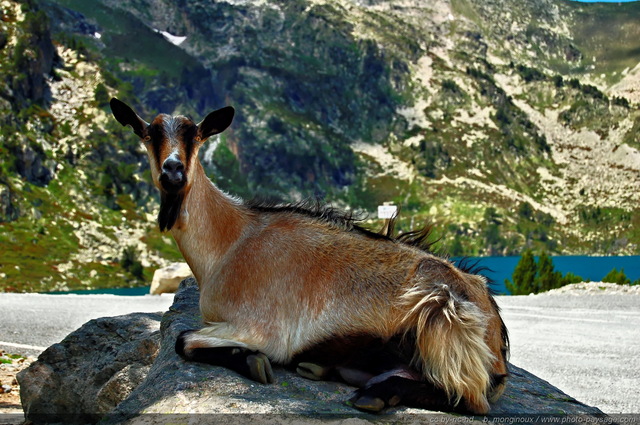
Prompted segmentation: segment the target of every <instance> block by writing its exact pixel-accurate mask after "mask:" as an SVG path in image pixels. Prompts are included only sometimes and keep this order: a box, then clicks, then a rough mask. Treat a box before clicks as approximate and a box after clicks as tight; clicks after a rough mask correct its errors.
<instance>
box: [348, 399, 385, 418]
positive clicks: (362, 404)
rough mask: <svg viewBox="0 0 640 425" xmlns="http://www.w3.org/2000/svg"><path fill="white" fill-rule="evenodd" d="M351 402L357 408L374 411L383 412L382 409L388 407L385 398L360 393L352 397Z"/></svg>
mask: <svg viewBox="0 0 640 425" xmlns="http://www.w3.org/2000/svg"><path fill="white" fill-rule="evenodd" d="M349 404H350V405H351V406H353V407H355V408H356V409H359V410H364V411H365V412H372V413H378V412H381V411H382V409H384V408H385V407H387V405H386V404H385V402H384V400H382V399H381V398H378V397H372V396H368V395H360V394H356V395H355V396H354V397H352V398H350V399H349Z"/></svg>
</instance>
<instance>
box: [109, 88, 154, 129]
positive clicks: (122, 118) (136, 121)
mask: <svg viewBox="0 0 640 425" xmlns="http://www.w3.org/2000/svg"><path fill="white" fill-rule="evenodd" d="M109 106H111V112H112V113H113V116H114V117H116V119H117V120H118V122H119V123H120V124H122V126H123V127H125V126H127V125H130V126H131V128H132V129H133V132H134V133H135V134H136V135H137V136H138V137H140V138H141V139H142V137H143V132H144V129H145V128H147V126H148V125H149V124H148V123H147V122H145V121H144V120H143V119H142V118H140V117H139V116H138V114H136V113H135V112H133V109H131V108H130V107H129V105H127V104H126V103H124V102H122V101H120V100H118V99H116V98H115V97H114V98H112V99H111V101H110V102H109Z"/></svg>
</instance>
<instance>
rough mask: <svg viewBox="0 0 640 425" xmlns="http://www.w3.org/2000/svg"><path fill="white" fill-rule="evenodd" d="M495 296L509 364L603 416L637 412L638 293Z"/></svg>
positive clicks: (639, 397)
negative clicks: (506, 335) (508, 344)
mask: <svg viewBox="0 0 640 425" xmlns="http://www.w3.org/2000/svg"><path fill="white" fill-rule="evenodd" d="M497 298H498V304H499V305H500V307H501V308H502V312H503V313H502V315H503V318H504V321H505V323H506V325H507V328H508V329H509V335H510V338H511V362H512V363H513V364H515V365H517V366H520V367H522V368H524V369H526V370H528V371H529V372H532V373H534V374H535V375H537V376H539V377H540V378H542V379H544V380H546V381H549V382H550V383H551V384H553V385H555V386H556V387H558V388H560V389H561V390H562V391H564V392H565V393H567V394H569V395H571V396H573V397H575V398H576V399H578V400H580V401H582V402H583V403H586V404H588V405H591V406H596V407H598V408H600V409H601V410H602V411H604V412H605V413H640V362H638V359H640V295H632V294H624V295H616V294H607V293H603V294H594V295H588V294H583V295H575V294H571V293H568V294H539V295H529V296H518V297H497Z"/></svg>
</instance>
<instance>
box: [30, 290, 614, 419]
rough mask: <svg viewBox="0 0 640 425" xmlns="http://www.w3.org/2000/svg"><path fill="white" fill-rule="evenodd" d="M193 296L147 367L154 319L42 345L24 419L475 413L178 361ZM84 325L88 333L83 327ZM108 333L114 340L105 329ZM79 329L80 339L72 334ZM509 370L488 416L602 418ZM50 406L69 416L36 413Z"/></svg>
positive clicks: (174, 312)
mask: <svg viewBox="0 0 640 425" xmlns="http://www.w3.org/2000/svg"><path fill="white" fill-rule="evenodd" d="M198 300H199V292H198V287H197V285H196V283H195V280H194V279H193V278H190V279H186V280H185V281H183V282H182V283H181V285H180V288H179V290H178V292H177V293H176V295H175V299H174V304H173V305H172V306H171V308H170V309H169V311H168V312H166V313H165V314H164V315H163V316H162V320H161V322H160V336H161V348H160V350H159V352H158V355H157V357H155V360H154V361H153V364H152V365H151V366H150V367H149V368H148V369H147V366H148V365H149V361H150V359H151V358H153V357H154V355H153V353H151V352H152V351H153V349H151V347H156V346H157V342H154V341H157V340H156V338H157V336H158V334H157V332H154V331H152V330H151V327H152V325H157V324H158V322H157V316H153V315H147V316H145V315H140V314H139V315H129V316H123V317H120V318H118V317H116V318H108V319H99V320H98V321H92V322H89V323H88V324H86V325H84V326H83V327H82V328H81V329H80V330H78V331H76V332H74V333H72V334H71V335H69V337H67V338H66V339H65V340H64V341H62V342H61V343H60V344H56V345H54V346H52V347H50V348H49V349H48V350H47V351H45V352H44V353H43V354H42V355H41V356H40V358H39V359H38V361H37V362H35V363H34V364H33V365H32V366H31V367H30V368H29V369H27V370H26V371H24V372H22V374H21V375H20V376H19V380H20V384H21V386H22V388H23V392H24V395H23V407H24V409H25V415H26V418H27V419H28V420H31V421H33V422H35V423H39V422H45V420H43V419H48V420H47V422H54V421H55V420H61V419H65V421H64V422H67V423H70V422H72V421H75V422H76V423H78V422H80V420H84V421H88V420H95V419H97V418H99V417H101V416H102V421H103V422H101V423H107V424H116V423H118V424H120V423H125V424H134V423H145V424H147V423H180V422H185V423H186V422H189V421H190V420H191V419H192V418H197V420H201V419H203V418H204V416H202V415H205V414H206V421H207V422H208V423H217V422H220V423H228V422H230V421H231V422H233V421H237V422H238V423H245V422H247V421H250V420H251V421H255V420H260V421H265V422H269V421H271V422H274V421H275V422H274V423H298V422H300V420H303V421H304V422H305V423H308V422H327V421H335V420H338V419H343V420H345V421H347V422H349V423H369V422H379V421H382V422H394V423H414V422H416V421H429V422H439V423H444V422H465V423H470V422H471V421H472V420H473V419H478V418H469V417H465V416H459V415H449V414H445V413H437V412H428V411H425V410H421V409H413V408H407V407H397V408H392V409H388V410H387V411H385V412H384V413H382V414H380V415H372V414H368V413H363V412H359V411H357V410H354V409H353V408H351V407H349V406H348V405H346V404H345V400H347V399H348V398H349V395H350V393H351V392H352V391H353V390H354V388H352V387H350V386H348V385H345V384H341V383H337V382H315V381H309V380H306V379H304V378H302V377H300V376H298V375H296V374H295V373H292V372H290V371H287V370H285V369H283V368H281V367H276V368H275V370H274V374H275V382H274V384H271V385H261V384H258V383H256V382H253V381H251V380H248V379H246V378H244V377H241V376H239V375H238V374H236V373H235V372H232V371H230V370H227V369H224V368H221V367H216V366H211V365H205V364H199V363H192V362H186V361H184V360H182V359H181V358H180V357H179V356H178V355H177V354H176V353H175V351H174V344H175V341H176V337H177V336H178V334H180V332H182V331H184V330H188V329H194V328H197V327H200V326H201V323H200V316H199V310H198ZM91 329H95V334H90V333H89V334H88V333H87V332H89V331H90V330H91ZM108 330H110V331H111V332H112V333H113V334H117V336H115V335H108V334H109V332H108ZM80 331H82V334H83V336H82V337H80V338H79V337H78V336H77V335H76V334H78V333H80ZM144 336H146V337H148V338H149V341H150V342H149V343H148V344H149V346H148V349H141V350H127V351H126V352H127V353H129V354H127V355H124V352H123V351H122V347H123V346H124V345H127V344H129V345H131V346H136V345H140V344H142V341H141V339H140V338H142V337H144ZM119 353H123V354H122V355H119ZM127 361H128V362H129V363H127ZM114 363H117V364H114ZM65 365H66V366H65ZM128 365H138V366H132V368H135V373H134V372H133V371H132V370H131V368H129V369H127V366H128ZM147 370H148V371H147ZM509 370H510V373H511V378H510V380H509V384H508V387H507V390H506V392H505V394H504V395H503V396H502V398H501V399H500V400H499V401H498V402H497V403H496V404H494V405H493V406H492V410H491V415H497V416H499V417H500V416H502V415H527V414H532V415H533V414H535V415H544V414H548V415H586V416H589V417H591V416H593V417H594V419H595V418H596V417H600V416H602V415H603V414H602V412H601V411H600V410H598V409H596V408H594V407H589V406H586V405H584V404H582V403H580V402H578V401H576V400H575V399H573V398H572V397H570V396H568V395H566V394H564V393H563V392H562V391H560V390H558V389H557V388H555V387H553V386H552V385H551V384H549V383H548V382H545V381H543V380H541V379H540V378H537V377H535V376H534V375H532V374H530V373H528V372H527V371H525V370H523V369H520V368H518V367H516V366H514V365H509ZM80 371H83V372H82V375H79V374H78V372H80ZM145 374H146V376H144V379H143V376H142V375H145ZM72 376H75V378H73V377H72ZM81 377H83V379H80V378H81ZM27 378H28V379H27ZM98 378H99V379H98ZM114 393H117V394H119V397H116V396H114ZM107 394H108V396H107ZM120 400H122V401H120ZM118 402H119V403H118ZM116 404H117V406H116ZM111 407H114V408H113V409H112V410H109V409H110V408H111ZM47 409H50V410H47ZM89 409H93V410H89ZM54 410H55V412H60V413H65V414H67V415H68V416H60V414H59V413H57V415H58V416H55V417H53V416H52V417H48V418H46V417H45V416H41V414H42V413H45V412H53V411H54ZM107 412H108V413H107ZM80 413H82V415H80ZM196 414H200V415H201V416H197V415H196ZM39 415H40V416H39ZM74 415H75V416H74ZM482 419H484V418H479V420H482Z"/></svg>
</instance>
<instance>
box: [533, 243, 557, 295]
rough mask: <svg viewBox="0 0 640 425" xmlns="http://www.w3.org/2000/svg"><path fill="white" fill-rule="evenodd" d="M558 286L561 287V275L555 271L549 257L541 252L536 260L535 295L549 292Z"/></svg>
mask: <svg viewBox="0 0 640 425" xmlns="http://www.w3.org/2000/svg"><path fill="white" fill-rule="evenodd" d="M560 286H562V273H560V272H557V271H555V268H554V266H553V260H551V257H550V256H549V255H547V253H546V252H542V254H541V255H540V258H539V259H538V274H537V276H536V279H535V285H534V288H535V293H538V292H545V291H549V290H551V289H555V288H559V287H560Z"/></svg>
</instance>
